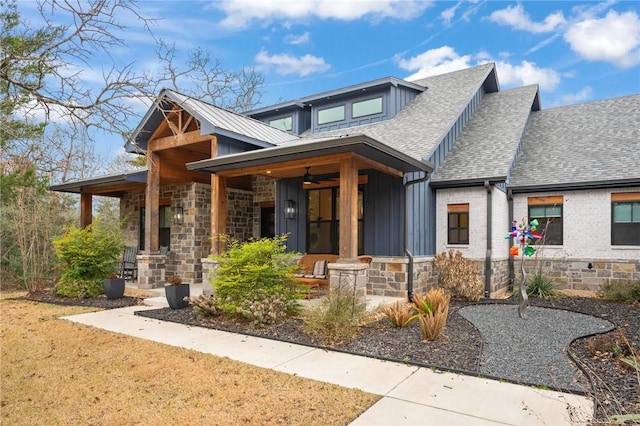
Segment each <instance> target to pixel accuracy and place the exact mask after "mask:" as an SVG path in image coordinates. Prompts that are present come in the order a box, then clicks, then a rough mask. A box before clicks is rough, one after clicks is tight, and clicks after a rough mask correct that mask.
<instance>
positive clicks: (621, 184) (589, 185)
mask: <svg viewBox="0 0 640 426" xmlns="http://www.w3.org/2000/svg"><path fill="white" fill-rule="evenodd" d="M633 186H640V178H636V179H618V180H610V181H590V182H570V183H557V184H545V185H521V186H509V189H510V190H511V191H512V192H513V193H514V194H518V193H520V194H524V193H531V192H552V191H577V190H584V189H607V188H628V187H633Z"/></svg>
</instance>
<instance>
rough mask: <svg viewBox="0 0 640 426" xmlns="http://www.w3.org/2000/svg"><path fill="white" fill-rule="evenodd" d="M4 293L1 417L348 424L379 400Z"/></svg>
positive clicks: (57, 421)
mask: <svg viewBox="0 0 640 426" xmlns="http://www.w3.org/2000/svg"><path fill="white" fill-rule="evenodd" d="M92 310H95V309H89V308H81V307H74V306H56V305H48V304H40V303H34V302H28V301H22V300H12V299H8V298H7V297H3V298H2V299H1V300H0V311H1V312H2V315H1V316H0V318H1V319H0V321H1V322H0V333H1V335H0V336H1V340H0V346H1V351H2V352H1V359H2V364H1V366H0V368H1V374H2V394H1V406H2V414H1V416H2V417H1V420H0V423H2V424H29V425H62V424H64V425H67V424H96V425H100V424H105V425H107V424H108V425H110V424H139V425H151V424H251V425H254V424H255V425H266V424H289V425H296V424H299V425H307V424H325V425H345V424H348V423H349V422H351V421H352V420H354V419H355V418H356V417H358V415H360V414H361V413H362V412H364V411H365V410H366V409H367V408H369V407H370V406H371V405H372V404H373V403H375V402H376V401H377V400H378V399H379V398H380V397H379V396H377V395H372V394H368V393H365V392H362V391H358V390H353V389H346V388H342V387H340V386H337V385H332V384H326V383H321V382H317V381H314V380H309V379H302V378H299V377H295V376H292V375H288V374H284V373H279V372H275V371H272V370H267V369H262V368H258V367H253V366H249V365H246V364H243V363H240V362H236V361H232V360H228V359H224V358H219V357H215V356H211V355H206V354H201V353H198V352H195V351H190V350H186V349H180V348H174V347H171V346H167V345H163V344H159V343H155V342H150V341H146V340H142V339H137V338H134V337H130V336H123V335H119V334H115V333H110V332H107V331H104V330H99V329H96V328H92V327H87V326H84V325H81V324H76V323H72V322H68V321H65V320H61V319H58V318H59V317H60V316H64V315H72V314H79V313H84V312H90V311H92Z"/></svg>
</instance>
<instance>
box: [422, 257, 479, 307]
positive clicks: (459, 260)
mask: <svg viewBox="0 0 640 426" xmlns="http://www.w3.org/2000/svg"><path fill="white" fill-rule="evenodd" d="M433 268H434V269H435V271H436V273H437V274H438V285H439V286H440V287H442V288H444V289H445V290H446V291H447V293H449V294H450V295H451V296H453V298H455V299H462V300H472V301H476V300H480V299H481V298H482V296H483V294H484V284H483V282H482V279H481V278H480V273H479V272H478V268H477V267H476V266H475V265H474V263H473V262H472V261H471V260H469V259H466V258H465V257H463V256H462V253H461V252H460V251H459V250H453V249H451V250H449V251H448V252H442V253H438V254H437V255H436V256H435V257H434V258H433Z"/></svg>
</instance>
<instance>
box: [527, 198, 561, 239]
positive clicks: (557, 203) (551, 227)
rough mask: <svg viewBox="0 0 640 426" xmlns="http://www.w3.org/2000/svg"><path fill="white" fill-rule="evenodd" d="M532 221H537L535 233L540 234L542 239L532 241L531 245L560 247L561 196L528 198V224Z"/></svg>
mask: <svg viewBox="0 0 640 426" xmlns="http://www.w3.org/2000/svg"><path fill="white" fill-rule="evenodd" d="M534 219H537V220H538V229H537V230H536V232H538V233H539V234H542V239H540V240H535V239H534V241H533V244H545V245H550V246H561V245H562V243H563V239H562V195H559V196H552V197H530V198H529V223H531V221H533V220H534Z"/></svg>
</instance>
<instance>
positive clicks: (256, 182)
mask: <svg viewBox="0 0 640 426" xmlns="http://www.w3.org/2000/svg"><path fill="white" fill-rule="evenodd" d="M251 187H252V188H253V209H254V215H253V237H254V238H259V237H260V204H261V203H263V202H266V201H269V202H275V200H276V180H275V179H271V178H267V177H263V176H254V177H253V178H252V180H251Z"/></svg>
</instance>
